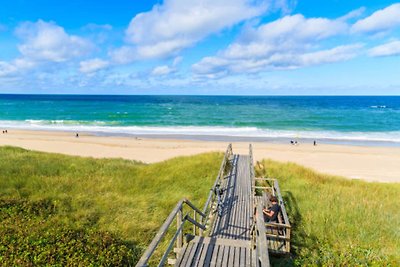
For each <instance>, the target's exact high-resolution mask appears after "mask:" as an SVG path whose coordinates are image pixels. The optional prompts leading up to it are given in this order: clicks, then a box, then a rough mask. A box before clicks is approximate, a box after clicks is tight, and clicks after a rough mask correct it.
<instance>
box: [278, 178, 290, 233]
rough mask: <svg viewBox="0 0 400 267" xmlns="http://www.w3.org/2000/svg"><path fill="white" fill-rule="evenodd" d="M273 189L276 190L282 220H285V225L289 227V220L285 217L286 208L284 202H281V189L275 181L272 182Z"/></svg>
mask: <svg viewBox="0 0 400 267" xmlns="http://www.w3.org/2000/svg"><path fill="white" fill-rule="evenodd" d="M274 187H275V190H276V192H277V195H278V200H279V204H280V206H281V210H282V214H283V218H284V219H285V224H287V225H288V226H290V222H289V218H288V216H287V212H286V208H285V205H284V202H283V199H282V194H281V189H280V188H279V184H278V181H277V180H275V182H274Z"/></svg>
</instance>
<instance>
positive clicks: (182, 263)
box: [178, 242, 194, 266]
mask: <svg viewBox="0 0 400 267" xmlns="http://www.w3.org/2000/svg"><path fill="white" fill-rule="evenodd" d="M193 245H194V243H192V242H190V243H189V244H188V247H187V249H186V250H185V252H184V254H183V255H182V260H181V261H179V265H178V266H186V264H187V262H188V260H189V254H190V252H191V251H192V249H193Z"/></svg>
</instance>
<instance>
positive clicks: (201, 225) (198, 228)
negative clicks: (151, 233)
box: [136, 144, 232, 267]
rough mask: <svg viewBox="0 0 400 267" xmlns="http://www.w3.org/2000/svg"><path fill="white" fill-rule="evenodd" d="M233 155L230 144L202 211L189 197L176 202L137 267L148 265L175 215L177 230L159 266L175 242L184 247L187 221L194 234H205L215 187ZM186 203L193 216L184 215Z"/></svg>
mask: <svg viewBox="0 0 400 267" xmlns="http://www.w3.org/2000/svg"><path fill="white" fill-rule="evenodd" d="M231 156H232V144H229V145H228V147H227V149H226V152H225V155H224V159H223V161H222V163H221V167H220V169H219V172H218V175H217V178H216V180H215V182H214V185H213V186H212V188H211V189H210V193H209V195H208V198H207V201H206V203H205V204H204V208H203V210H202V211H200V210H199V209H198V208H197V207H196V206H194V205H193V204H192V203H191V202H190V201H189V200H187V199H182V200H181V201H179V202H178V204H176V206H175V208H174V209H173V210H172V212H171V213H170V214H169V216H168V218H167V219H166V220H165V222H164V224H163V225H162V226H161V228H160V230H159V231H158V232H157V234H156V236H155V237H154V239H153V240H152V241H151V243H150V245H149V246H148V247H147V249H146V251H145V252H144V254H143V255H142V257H141V258H140V260H139V262H138V263H137V264H136V267H143V266H148V262H149V261H150V259H151V257H152V256H153V254H154V252H155V250H156V249H157V247H158V245H159V244H160V242H161V240H162V239H163V237H164V236H165V234H166V233H167V231H168V229H169V228H170V227H171V225H172V223H173V221H174V218H175V217H176V221H177V224H176V227H177V230H176V232H175V233H174V235H173V237H172V239H171V240H170V242H169V244H168V247H167V249H166V250H165V252H164V254H163V256H162V258H161V260H160V262H159V263H158V266H164V264H165V262H166V261H167V259H168V255H169V254H170V252H171V250H172V249H173V247H174V243H175V242H176V248H177V249H178V250H179V249H180V248H182V246H183V243H184V242H183V229H184V226H185V224H186V222H189V223H191V224H192V225H193V235H200V236H201V235H203V231H205V230H206V229H207V223H208V220H209V218H210V212H211V210H212V205H213V203H214V202H215V198H216V195H215V193H214V192H215V188H216V187H217V186H219V185H220V184H221V182H222V179H223V178H224V175H225V168H226V167H227V164H228V163H229V161H230V158H231ZM184 204H186V205H187V206H188V207H190V209H191V210H193V217H191V216H190V215H189V213H186V214H185V215H183V206H184ZM197 215H199V216H200V218H199V219H198V218H197Z"/></svg>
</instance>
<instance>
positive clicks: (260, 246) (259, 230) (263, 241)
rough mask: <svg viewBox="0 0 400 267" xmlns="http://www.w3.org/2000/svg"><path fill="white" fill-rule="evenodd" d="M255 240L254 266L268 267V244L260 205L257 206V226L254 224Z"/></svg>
mask: <svg viewBox="0 0 400 267" xmlns="http://www.w3.org/2000/svg"><path fill="white" fill-rule="evenodd" d="M256 235H257V236H256V239H257V247H256V249H257V255H258V259H257V263H256V266H259V267H267V266H270V262H269V256H268V243H267V236H266V233H265V226H264V217H263V208H262V204H261V203H258V205H257V224H256Z"/></svg>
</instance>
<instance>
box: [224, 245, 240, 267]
mask: <svg viewBox="0 0 400 267" xmlns="http://www.w3.org/2000/svg"><path fill="white" fill-rule="evenodd" d="M236 249H238V248H236V247H230V251H229V258H228V264H227V266H228V267H232V266H235V252H236Z"/></svg>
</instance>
